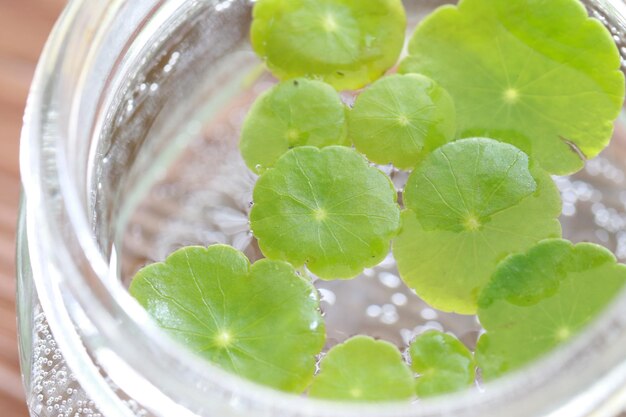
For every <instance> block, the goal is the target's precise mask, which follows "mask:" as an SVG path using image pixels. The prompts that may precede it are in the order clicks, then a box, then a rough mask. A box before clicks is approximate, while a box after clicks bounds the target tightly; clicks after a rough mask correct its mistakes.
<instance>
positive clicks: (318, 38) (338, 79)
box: [251, 0, 406, 90]
mask: <svg viewBox="0 0 626 417" xmlns="http://www.w3.org/2000/svg"><path fill="white" fill-rule="evenodd" d="M253 18H254V19H253V21H252V28H251V38H252V46H253V48H254V50H255V52H256V53H257V54H258V55H259V56H260V57H261V58H263V59H264V60H265V61H266V62H267V65H268V67H269V69H270V70H271V71H272V73H273V74H274V75H275V76H276V77H278V78H279V79H283V80H284V79H289V78H295V77H303V76H306V77H311V78H320V79H322V80H324V81H326V82H327V83H329V84H331V85H333V86H334V87H335V88H337V89H338V90H344V89H357V88H360V87H363V86H364V85H366V84H368V83H370V82H371V81H374V80H375V79H377V78H379V77H380V76H382V75H383V74H384V72H385V71H386V70H388V69H389V68H391V67H392V66H393V65H394V64H395V63H396V60H397V59H398V57H399V55H400V52H401V50H402V46H403V44H404V36H405V30H406V16H405V13H404V7H403V6H402V1H401V0H368V1H363V0H258V1H257V3H256V5H255V6H254V10H253Z"/></svg>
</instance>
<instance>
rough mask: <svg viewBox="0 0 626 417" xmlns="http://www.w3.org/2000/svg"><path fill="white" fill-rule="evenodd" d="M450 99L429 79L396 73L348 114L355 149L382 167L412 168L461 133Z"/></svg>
mask: <svg viewBox="0 0 626 417" xmlns="http://www.w3.org/2000/svg"><path fill="white" fill-rule="evenodd" d="M455 120H456V114H455V110H454V103H453V102H452V99H451V98H450V95H449V94H448V93H447V92H446V91H445V90H444V89H443V88H441V87H440V86H439V85H438V84H437V83H435V82H434V81H433V80H431V79H430V78H428V77H425V76H423V75H417V74H409V75H392V76H389V77H385V78H382V79H380V80H378V81H376V82H375V83H374V84H373V85H372V86H371V87H369V88H368V89H366V90H365V91H364V92H363V93H361V94H360V95H359V96H358V98H357V99H356V102H355V104H354V108H353V109H352V111H351V112H350V113H349V117H348V122H349V125H350V137H351V139H352V141H353V143H354V145H355V146H356V148H357V149H358V150H359V151H360V152H362V153H364V154H365V155H367V157H368V158H369V160H370V161H373V162H376V163H378V164H388V163H392V164H394V165H395V166H396V167H397V168H400V169H411V168H413V167H414V166H415V164H416V163H417V161H418V160H419V158H420V157H421V156H422V154H423V153H426V152H430V151H432V150H433V149H435V148H438V147H439V146H441V145H443V144H444V143H446V142H449V141H450V140H452V139H453V138H454V135H455V134H456V123H455Z"/></svg>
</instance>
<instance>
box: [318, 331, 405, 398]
mask: <svg viewBox="0 0 626 417" xmlns="http://www.w3.org/2000/svg"><path fill="white" fill-rule="evenodd" d="M309 395H310V396H311V397H313V398H323V399H328V400H339V401H362V402H365V401H369V402H383V401H399V400H408V399H411V398H412V397H413V396H414V385H413V374H412V373H411V370H410V369H409V367H408V366H407V365H406V363H405V362H404V360H403V359H402V354H401V353H400V351H399V350H398V348H396V347H395V346H394V345H392V344H391V343H388V342H383V341H376V340H374V339H372V338H370V337H365V336H356V337H353V338H352V339H349V340H348V341H347V342H345V343H343V344H341V345H337V346H335V347H333V348H332V349H331V350H330V351H329V352H328V354H327V355H326V356H325V357H324V359H322V361H321V363H320V372H319V374H317V375H316V376H315V379H314V380H313V384H312V385H311V388H310V390H309Z"/></svg>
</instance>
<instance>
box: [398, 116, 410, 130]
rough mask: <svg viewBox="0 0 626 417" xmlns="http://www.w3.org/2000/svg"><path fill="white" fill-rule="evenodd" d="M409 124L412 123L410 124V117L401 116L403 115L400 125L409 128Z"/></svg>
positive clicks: (400, 118)
mask: <svg viewBox="0 0 626 417" xmlns="http://www.w3.org/2000/svg"><path fill="white" fill-rule="evenodd" d="M409 123H411V122H410V120H409V118H408V117H406V116H405V115H404V114H401V115H400V116H399V117H398V124H399V125H400V126H402V127H404V126H408V125H409Z"/></svg>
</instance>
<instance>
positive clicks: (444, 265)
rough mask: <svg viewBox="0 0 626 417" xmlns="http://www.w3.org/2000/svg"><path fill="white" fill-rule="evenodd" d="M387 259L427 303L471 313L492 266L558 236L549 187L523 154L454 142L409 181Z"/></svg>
mask: <svg viewBox="0 0 626 417" xmlns="http://www.w3.org/2000/svg"><path fill="white" fill-rule="evenodd" d="M404 202H405V205H406V207H407V209H408V210H405V211H404V213H403V214H402V228H401V231H400V234H399V235H398V237H397V238H396V240H395V241H394V245H393V253H394V256H395V258H396V261H397V263H398V270H399V271H400V276H401V277H402V279H403V280H404V281H405V282H406V284H407V285H408V286H409V287H411V288H413V289H414V290H415V291H416V292H417V294H418V295H419V296H420V297H422V298H423V299H424V300H425V301H426V302H427V303H429V304H430V305H432V306H433V307H435V308H438V309H440V310H443V311H453V312H457V313H460V314H474V313H475V312H476V302H477V299H478V294H479V292H480V291H481V289H482V288H483V286H484V285H485V284H486V283H487V282H488V281H489V278H490V277H491V274H492V273H493V271H494V270H495V268H496V266H497V264H498V262H499V261H500V260H501V259H503V258H504V257H506V256H507V255H509V254H511V253H515V252H519V251H523V250H526V249H527V248H529V247H531V246H532V245H534V244H535V243H537V242H538V241H540V240H542V239H546V238H550V237H560V235H561V227H560V224H559V222H558V220H557V218H558V216H559V214H560V212H561V200H560V196H559V192H558V190H557V188H556V186H555V185H554V182H553V181H552V179H551V178H550V176H549V175H548V174H546V173H545V172H544V171H542V170H539V169H532V170H531V169H529V167H528V159H527V156H526V155H525V154H524V153H523V152H521V151H519V150H518V149H516V148H515V147H513V146H512V145H509V144H505V143H500V142H497V141H494V140H491V139H479V138H475V139H464V140H460V141H457V142H452V143H448V144H446V145H444V146H443V147H441V148H439V149H437V150H435V151H434V152H433V153H431V154H429V155H427V156H426V157H425V159H424V160H423V161H422V162H421V163H420V164H419V165H418V166H417V167H416V168H415V170H414V171H413V173H412V174H411V175H410V177H409V180H408V183H407V185H406V189H405V196H404Z"/></svg>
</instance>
